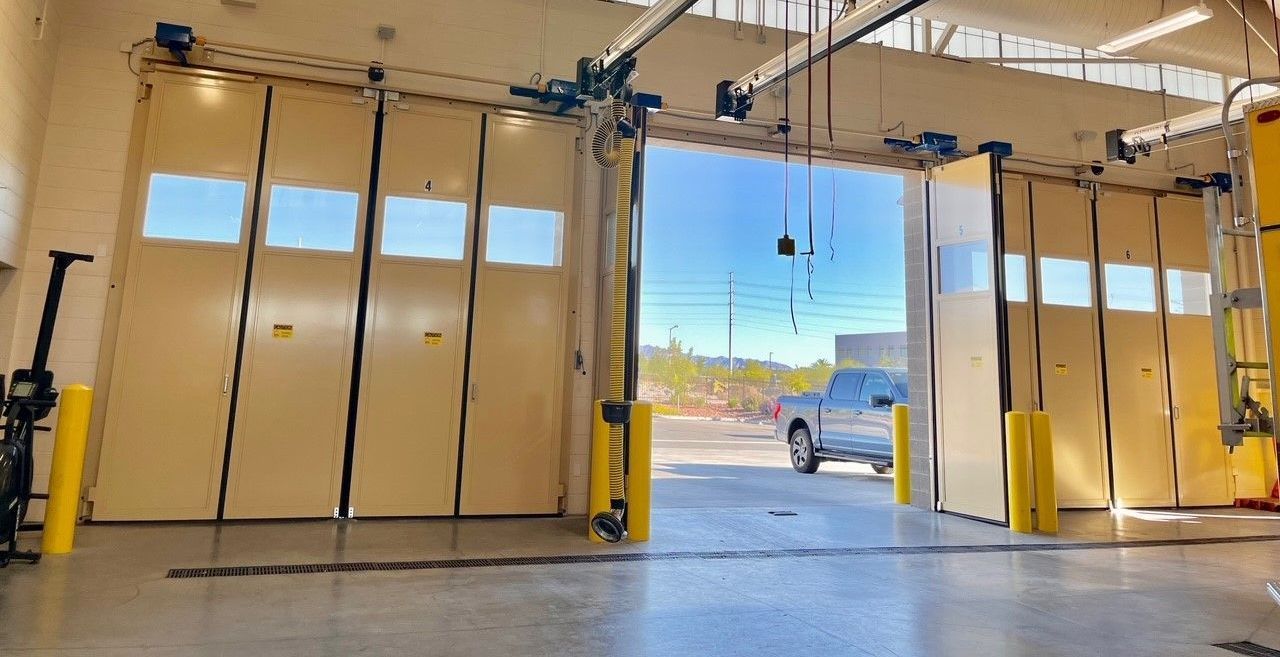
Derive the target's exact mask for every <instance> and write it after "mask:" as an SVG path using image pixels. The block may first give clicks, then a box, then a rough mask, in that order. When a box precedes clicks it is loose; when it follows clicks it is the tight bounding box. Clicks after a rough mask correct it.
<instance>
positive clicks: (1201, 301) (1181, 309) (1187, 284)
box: [1165, 269, 1210, 317]
mask: <svg viewBox="0 0 1280 657" xmlns="http://www.w3.org/2000/svg"><path fill="white" fill-rule="evenodd" d="M1165 282H1166V284H1167V285H1166V287H1168V290H1169V314H1170V315H1200V316H1203V317H1208V316H1209V315H1210V310H1209V275H1208V274H1206V273H1204V272H1198V271H1182V270H1180V269H1170V270H1168V271H1166V272H1165Z"/></svg>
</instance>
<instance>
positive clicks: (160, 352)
mask: <svg viewBox="0 0 1280 657" xmlns="http://www.w3.org/2000/svg"><path fill="white" fill-rule="evenodd" d="M154 81H155V84H154V86H153V92H152V95H151V99H150V101H148V102H149V103H150V107H149V108H148V112H149V114H148V118H147V133H146V144H145V146H144V156H143V162H142V167H141V176H142V180H141V181H140V184H139V185H138V193H139V201H138V203H137V207H138V208H139V211H138V214H137V216H135V217H134V218H133V220H132V221H133V236H132V239H131V245H130V248H129V252H128V256H127V257H128V268H127V275H126V278H125V283H124V298H123V300H122V301H123V303H122V310H121V316H120V329H119V333H118V335H117V338H116V350H115V356H114V365H113V369H112V371H113V376H112V379H111V386H110V390H109V394H108V403H107V414H106V421H105V423H104V432H103V445H102V456H101V460H100V463H99V470H98V480H97V489H98V491H97V499H96V500H95V502H94V506H93V517H94V519H95V520H195V519H210V518H213V517H215V516H216V514H217V509H218V496H219V487H220V484H221V478H222V467H223V454H224V449H225V444H226V436H227V414H228V409H229V397H228V395H227V394H226V393H227V391H228V390H227V389H228V387H229V385H228V384H229V381H230V376H231V372H232V368H233V365H234V358H235V343H236V327H237V326H238V325H239V321H240V299H241V293H242V290H243V286H244V278H243V277H244V270H245V265H246V262H247V253H248V243H249V242H248V240H249V239H250V235H249V225H250V221H249V217H250V215H251V209H252V207H253V194H252V189H253V188H252V185H251V181H252V180H253V179H254V176H255V174H256V171H257V168H258V152H259V149H260V146H261V142H262V121H263V112H264V110H265V108H266V88H265V87H262V86H258V85H252V84H245V83H238V82H226V81H211V80H203V79H200V78H196V77H191V76H165V75H157V76H156V77H155V78H154ZM156 180H164V181H165V183H166V184H164V185H159V184H153V182H154V181H156ZM122 225H127V224H122ZM148 226H150V232H148ZM148 235H150V236H148Z"/></svg>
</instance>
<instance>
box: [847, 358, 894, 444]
mask: <svg viewBox="0 0 1280 657" xmlns="http://www.w3.org/2000/svg"><path fill="white" fill-rule="evenodd" d="M872 395H889V396H890V397H892V396H893V386H892V385H891V384H890V383H889V379H887V378H885V376H884V375H883V374H880V373H878V372H868V373H867V375H866V376H865V377H864V378H863V380H862V388H861V390H860V391H859V392H858V401H857V402H856V403H855V405H854V409H853V425H852V426H853V429H852V431H851V432H850V434H851V436H850V437H851V439H852V441H853V449H854V451H858V452H862V453H865V454H877V455H885V454H888V455H892V454H893V416H892V414H891V412H890V411H889V409H887V408H873V407H872V406H871V396H872Z"/></svg>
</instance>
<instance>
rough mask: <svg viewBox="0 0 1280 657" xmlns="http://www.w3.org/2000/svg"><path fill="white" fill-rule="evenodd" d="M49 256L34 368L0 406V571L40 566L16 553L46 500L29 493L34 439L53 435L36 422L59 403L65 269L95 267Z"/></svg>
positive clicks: (14, 381)
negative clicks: (55, 355) (53, 361)
mask: <svg viewBox="0 0 1280 657" xmlns="http://www.w3.org/2000/svg"><path fill="white" fill-rule="evenodd" d="M49 257H51V258H53V271H52V272H51V273H50V275H49V289H48V291H47V292H46V293H45V298H44V312H43V313H42V314H41V316H40V332H39V333H38V334H37V336H36V348H35V354H34V355H33V356H32V357H31V367H30V369H19V370H14V371H13V376H12V377H11V379H10V383H9V389H8V396H7V397H6V398H5V399H4V401H3V402H2V403H0V415H3V417H4V433H3V434H2V435H0V568H3V567H5V566H7V565H9V562H10V561H26V562H29V563H37V562H39V561H40V553H39V552H35V551H29V552H23V551H20V550H18V532H19V531H21V530H22V529H23V526H22V522H23V521H24V520H25V519H26V516H27V507H28V506H29V505H30V503H31V500H33V499H47V498H48V496H47V495H43V494H37V493H32V492H31V488H32V483H33V480H34V475H35V454H34V447H35V434H36V432H37V431H49V427H42V426H38V425H37V424H36V423H37V422H39V421H40V420H43V419H44V418H46V417H48V416H49V413H50V411H52V410H53V409H54V407H56V406H57V404H58V390H57V389H56V388H54V387H53V372H51V371H49V367H48V366H49V348H50V346H51V345H52V343H53V326H54V322H55V321H56V320H57V318H58V303H59V302H60V301H61V300H62V286H63V283H64V282H66V277H67V269H68V268H69V267H71V265H72V264H73V263H75V262H78V261H84V262H93V256H91V255H85V254H82V253H70V252H67V251H50V252H49ZM3 385H4V376H3V375H0V387H3Z"/></svg>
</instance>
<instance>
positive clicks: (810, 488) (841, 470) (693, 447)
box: [653, 417, 893, 511]
mask: <svg viewBox="0 0 1280 657" xmlns="http://www.w3.org/2000/svg"><path fill="white" fill-rule="evenodd" d="M653 473H654V477H653V479H654V481H653V506H654V508H656V509H663V508H666V509H695V508H708V507H709V508H726V507H734V508H752V507H758V508H764V509H770V510H780V511H781V510H790V509H793V508H797V507H814V506H847V505H858V504H882V503H884V502H888V501H891V500H892V498H893V478H892V476H891V475H877V474H875V473H873V472H872V471H871V467H870V466H866V465H861V464H857V463H840V462H835V461H827V462H824V463H823V464H822V466H821V467H820V468H819V469H818V472H817V473H816V474H812V475H803V474H800V473H798V472H796V471H794V470H792V469H791V464H790V463H789V462H788V460H787V447H786V445H784V444H783V443H781V442H778V441H777V440H774V437H773V427H772V426H762V425H758V424H745V423H737V422H719V421H705V420H687V419H678V418H664V417H656V418H654V420H653Z"/></svg>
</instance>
